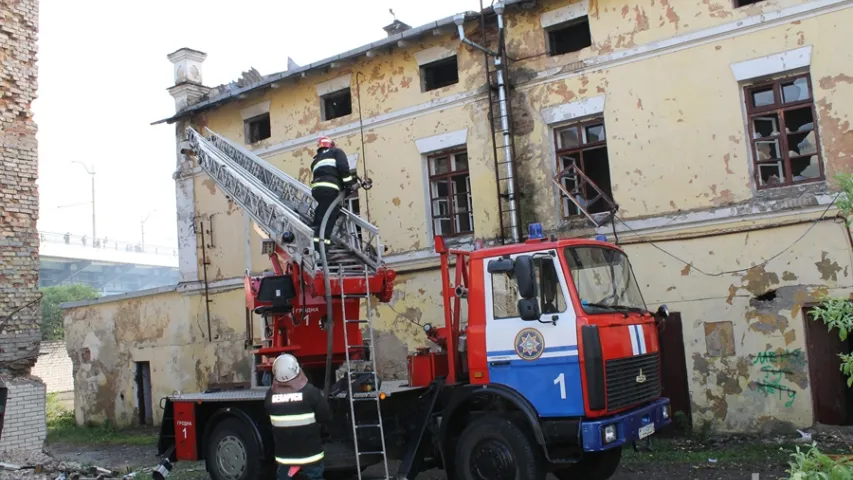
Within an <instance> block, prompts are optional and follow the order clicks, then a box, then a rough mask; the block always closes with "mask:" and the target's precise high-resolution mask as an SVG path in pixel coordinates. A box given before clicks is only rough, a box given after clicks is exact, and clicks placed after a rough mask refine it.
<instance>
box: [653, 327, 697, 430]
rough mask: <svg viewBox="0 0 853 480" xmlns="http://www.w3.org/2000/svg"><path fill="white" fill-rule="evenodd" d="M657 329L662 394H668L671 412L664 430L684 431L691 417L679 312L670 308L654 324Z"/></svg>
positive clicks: (688, 425) (687, 427) (688, 426)
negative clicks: (681, 419) (665, 314)
mask: <svg viewBox="0 0 853 480" xmlns="http://www.w3.org/2000/svg"><path fill="white" fill-rule="evenodd" d="M658 332H660V363H661V367H662V368H661V372H662V374H663V376H662V378H661V383H663V391H662V395H663V396H664V397H666V398H669V402H670V404H669V405H670V411H671V412H672V415H673V422H672V425H671V426H670V427H669V428H667V429H666V430H668V431H672V432H673V433H687V430H688V429H689V428H690V427H691V420H690V419H691V418H692V417H691V415H690V386H689V385H688V383H687V358H686V356H685V353H684V330H683V327H682V323H681V313H679V312H670V314H669V317H667V318H664V319H663V321H661V322H660V323H659V324H658ZM682 416H683V417H682ZM679 418H684V421H679Z"/></svg>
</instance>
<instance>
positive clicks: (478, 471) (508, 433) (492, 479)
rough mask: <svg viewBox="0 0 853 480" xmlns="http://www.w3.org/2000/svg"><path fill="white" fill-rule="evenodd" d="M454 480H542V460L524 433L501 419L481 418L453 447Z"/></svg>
mask: <svg viewBox="0 0 853 480" xmlns="http://www.w3.org/2000/svg"><path fill="white" fill-rule="evenodd" d="M454 463H455V464H456V467H455V470H456V477H455V478H456V479H457V480H544V478H545V470H544V468H543V464H544V463H545V462H544V459H543V458H542V453H541V451H540V450H539V445H538V444H537V443H536V440H534V439H533V435H531V434H530V432H529V431H528V429H526V428H522V427H521V426H519V425H517V424H515V423H513V422H511V421H509V420H507V419H505V418H501V417H483V418H481V419H479V420H476V421H474V422H473V423H471V424H470V425H468V426H467V427H465V430H463V431H462V435H461V436H460V437H459V442H458V443H457V444H456V457H455V459H454Z"/></svg>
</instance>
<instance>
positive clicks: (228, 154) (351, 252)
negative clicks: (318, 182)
mask: <svg viewBox="0 0 853 480" xmlns="http://www.w3.org/2000/svg"><path fill="white" fill-rule="evenodd" d="M205 132H206V134H207V136H206V137H205V136H204V135H202V134H201V133H199V132H198V131H196V130H195V129H193V128H192V127H187V130H186V133H187V139H188V143H189V145H190V147H191V149H189V150H184V152H185V153H189V154H192V155H194V156H195V157H196V160H197V161H198V165H199V167H201V169H202V170H203V171H204V172H205V173H207V174H208V175H209V176H210V177H211V178H212V179H213V180H214V182H216V184H217V186H218V187H219V188H220V189H222V190H223V191H224V192H225V194H226V195H228V197H229V198H230V199H231V200H233V201H234V202H235V203H237V204H238V205H239V206H240V207H241V208H242V209H243V211H244V212H246V213H247V214H248V215H249V216H250V217H251V218H252V219H253V220H254V221H255V223H257V224H258V226H260V227H261V229H263V230H264V232H265V233H266V234H267V235H269V237H270V238H271V239H273V240H275V242H276V243H277V244H278V245H279V247H281V248H282V249H283V250H285V251H286V252H288V254H289V255H290V256H291V257H293V258H294V260H295V261H296V262H298V263H301V264H303V265H304V266H305V267H306V268H307V269H309V270H311V271H313V272H314V273H319V272H320V271H321V269H320V268H319V267H317V266H316V265H315V255H314V245H313V240H312V238H313V236H314V235H313V229H312V228H311V222H312V220H313V216H314V209H315V207H316V201H315V200H314V198H313V197H312V196H311V188H310V187H309V186H307V185H305V184H303V183H302V182H300V181H299V180H297V179H295V178H293V177H291V176H290V175H287V174H285V173H284V172H282V171H280V170H278V169H277V168H275V167H273V166H272V165H270V164H269V163H268V162H266V161H265V160H263V159H262V158H260V157H258V156H257V155H256V154H254V153H252V152H251V151H249V150H248V149H246V148H244V147H242V146H240V145H238V144H237V143H234V142H232V141H230V140H228V139H227V138H225V137H223V136H221V135H218V134H217V133H215V132H213V131H212V130H210V129H205ZM339 218H340V220H339V222H338V224H337V225H336V227H335V230H334V231H333V234H332V242H333V248H335V249H336V250H338V251H339V252H342V253H345V254H346V256H348V257H349V258H350V259H351V261H349V262H341V265H340V266H338V265H332V266H330V268H329V270H331V271H332V273H335V274H336V273H338V269H341V270H342V271H343V270H346V276H351V275H352V268H351V266H353V265H366V266H368V267H369V268H371V269H372V271H374V272H375V271H376V270H377V269H378V268H379V267H380V266H381V265H382V252H383V248H384V247H383V246H382V245H381V241H380V239H379V229H378V228H377V227H376V226H375V225H372V224H370V223H368V222H366V221H365V220H363V219H362V218H361V217H359V216H358V215H356V214H354V213H353V212H351V211H349V210H347V209H345V208H342V209H341V215H340V217H339ZM356 233H360V235H357V234H356ZM290 236H292V237H291V238H289V239H288V240H285V237H290ZM344 264H346V267H347V268H344ZM360 272H361V269H360V268H359V269H358V270H357V271H356V274H357V275H359V276H360V275H361V273H360Z"/></svg>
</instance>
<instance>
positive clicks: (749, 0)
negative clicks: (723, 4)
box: [735, 0, 766, 8]
mask: <svg viewBox="0 0 853 480" xmlns="http://www.w3.org/2000/svg"><path fill="white" fill-rule="evenodd" d="M764 1H766V0H735V8H740V7H745V6H747V5H752V4H755V3H761V2H764Z"/></svg>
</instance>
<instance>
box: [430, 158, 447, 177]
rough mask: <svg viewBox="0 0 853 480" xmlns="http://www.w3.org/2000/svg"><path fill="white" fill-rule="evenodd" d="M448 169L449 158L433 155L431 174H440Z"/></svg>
mask: <svg viewBox="0 0 853 480" xmlns="http://www.w3.org/2000/svg"><path fill="white" fill-rule="evenodd" d="M449 171H450V159H449V158H448V157H435V158H433V159H432V174H433V175H441V174H442V173H447V172H449Z"/></svg>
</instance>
